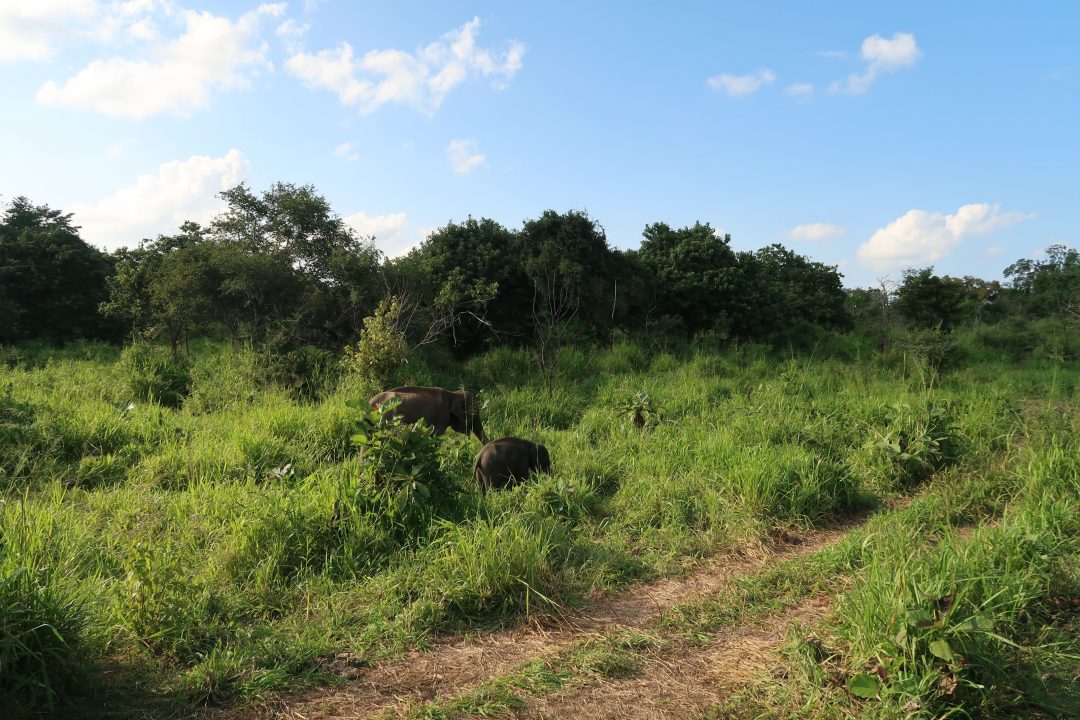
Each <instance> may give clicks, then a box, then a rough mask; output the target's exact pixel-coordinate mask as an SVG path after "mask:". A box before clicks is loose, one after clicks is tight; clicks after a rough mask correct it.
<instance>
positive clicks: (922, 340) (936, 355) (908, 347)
mask: <svg viewBox="0 0 1080 720" xmlns="http://www.w3.org/2000/svg"><path fill="white" fill-rule="evenodd" d="M897 350H899V351H900V352H902V353H903V354H904V357H905V358H906V359H907V360H908V361H910V362H911V363H912V364H913V365H914V367H915V370H916V372H918V374H919V376H920V377H921V378H922V381H923V384H924V385H926V387H928V388H933V387H934V386H935V385H937V383H938V380H939V379H940V378H941V374H942V373H944V372H945V371H947V370H951V369H952V368H954V367H955V366H956V364H957V362H958V361H959V357H960V353H959V350H960V346H959V345H958V344H957V343H956V341H955V340H953V337H952V334H951V333H947V332H945V331H943V330H942V329H941V328H940V327H936V328H926V329H923V330H912V331H911V333H910V334H909V335H908V336H907V337H906V338H905V339H903V340H901V341H900V342H899V343H897Z"/></svg>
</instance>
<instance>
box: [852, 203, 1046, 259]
mask: <svg viewBox="0 0 1080 720" xmlns="http://www.w3.org/2000/svg"><path fill="white" fill-rule="evenodd" d="M1032 217H1034V215H1032V214H1030V213H1021V212H1013V211H1010V212H1002V211H1001V208H1000V207H999V206H998V205H989V204H987V203H976V204H971V205H964V206H963V207H961V208H960V209H959V210H957V211H956V212H955V213H954V214H952V215H946V214H944V213H940V212H934V213H931V212H927V211H926V210H909V211H908V212H907V213H905V214H904V215H902V216H901V217H899V218H897V219H896V220H893V221H892V222H891V223H889V224H888V225H886V226H885V227H883V228H881V229H880V230H878V231H877V232H875V233H874V234H873V235H872V236H871V237H870V239H869V240H867V241H866V242H865V243H863V244H862V245H860V246H859V249H858V252H857V253H856V255H857V257H858V258H859V261H860V262H862V263H863V264H864V265H867V266H869V267H871V268H873V269H875V270H887V269H897V268H904V267H911V266H914V265H918V264H922V263H930V262H934V261H936V260H940V259H941V258H943V257H945V256H947V255H948V254H949V253H951V252H952V250H953V249H954V248H955V247H956V246H957V245H959V244H960V243H961V242H963V240H964V239H965V238H967V237H971V236H977V235H986V234H988V233H991V232H994V231H995V230H1002V229H1005V228H1009V227H1012V226H1013V225H1016V224H1017V223H1020V222H1023V221H1025V220H1030V219H1031V218H1032Z"/></svg>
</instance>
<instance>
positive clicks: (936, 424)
mask: <svg viewBox="0 0 1080 720" xmlns="http://www.w3.org/2000/svg"><path fill="white" fill-rule="evenodd" d="M953 412H954V410H953V407H952V406H951V405H948V404H943V403H937V402H934V401H932V400H927V401H926V403H925V404H924V405H922V406H921V407H920V406H916V405H912V404H911V403H905V402H899V403H894V404H893V405H890V406H889V407H888V408H886V410H885V413H884V418H883V420H884V427H882V428H875V427H870V428H869V430H870V433H871V438H870V439H869V440H868V441H867V442H866V444H865V445H864V446H863V450H864V453H868V454H869V458H866V456H865V454H864V455H863V460H864V461H865V462H866V463H867V464H868V465H869V467H868V468H866V470H867V471H868V472H869V474H870V476H871V477H870V478H869V479H870V480H871V482H872V484H877V485H878V486H879V487H880V488H881V489H885V490H890V489H893V488H897V487H908V486H911V485H913V484H915V483H919V482H922V481H923V480H925V479H926V478H928V477H930V475H931V474H932V473H933V472H934V471H936V470H939V469H941V468H943V467H945V466H946V465H948V464H950V463H952V462H955V461H956V459H957V457H958V452H959V450H958V447H957V440H956V436H955V431H954V429H953V427H952V422H953ZM855 462H856V464H858V463H859V459H858V458H857V459H856V461H855Z"/></svg>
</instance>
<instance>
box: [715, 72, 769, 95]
mask: <svg viewBox="0 0 1080 720" xmlns="http://www.w3.org/2000/svg"><path fill="white" fill-rule="evenodd" d="M775 80H776V74H775V73H774V72H773V71H772V70H769V69H761V70H758V71H757V72H754V73H751V74H749V75H732V74H730V73H724V74H722V75H714V76H713V77H711V78H709V79H707V80H706V81H705V82H706V83H708V85H709V87H711V88H712V89H713V90H718V91H723V92H726V93H727V94H728V95H729V96H730V97H733V98H744V97H746V96H747V95H752V94H754V93H755V92H757V91H758V90H760V89H761V88H762V87H764V86H765V85H768V84H770V83H772V82H773V81H775Z"/></svg>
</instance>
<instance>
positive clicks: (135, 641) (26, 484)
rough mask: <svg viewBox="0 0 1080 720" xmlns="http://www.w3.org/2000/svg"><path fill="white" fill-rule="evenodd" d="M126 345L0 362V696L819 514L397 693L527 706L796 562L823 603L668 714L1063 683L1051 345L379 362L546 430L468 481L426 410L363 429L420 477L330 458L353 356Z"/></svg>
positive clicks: (235, 688) (495, 415)
mask: <svg viewBox="0 0 1080 720" xmlns="http://www.w3.org/2000/svg"><path fill="white" fill-rule="evenodd" d="M146 366H147V365H146V362H145V358H144V359H142V360H140V359H139V358H138V357H135V353H134V352H133V351H125V353H124V354H123V356H121V353H120V350H119V349H115V348H110V347H106V346H93V345H76V346H70V347H68V348H66V349H65V350H63V351H57V352H52V353H45V352H43V351H34V350H27V351H25V352H22V353H17V354H9V355H8V356H6V362H5V363H4V364H3V365H0V492H2V501H0V502H2V505H0V533H2V536H0V543H2V544H0V553H2V554H0V670H2V673H0V698H2V702H3V703H4V704H5V705H6V706H7V707H10V708H13V709H15V710H17V711H22V712H27V713H33V712H38V711H41V710H45V711H48V710H50V709H56V708H63V709H64V714H65V715H71V714H73V713H75V712H76V710H75V708H77V709H78V712H81V713H82V714H84V715H88V716H94V715H109V714H114V715H119V716H132V715H143V716H188V715H197V714H199V713H201V712H204V710H205V709H206V708H218V709H220V708H222V707H225V708H232V709H243V708H246V707H249V706H251V705H252V704H253V703H258V702H261V701H262V700H263V699H264V698H266V697H268V695H269V694H272V693H276V692H279V691H288V692H294V691H296V690H298V689H301V688H303V687H311V686H315V685H320V684H326V683H334V682H339V679H338V678H337V676H336V675H335V674H334V673H333V672H330V671H328V669H327V663H326V662H325V659H326V658H332V657H334V656H335V655H336V654H338V653H350V654H351V655H350V658H351V662H352V663H354V664H355V665H359V666H362V667H363V666H371V665H376V664H378V663H380V662H388V661H392V659H393V658H394V657H395V656H398V655H400V654H401V653H402V652H404V651H407V650H410V649H413V648H417V647H421V648H422V647H425V646H426V645H427V644H428V643H430V641H431V638H432V637H433V636H435V635H446V634H457V633H463V632H466V631H468V630H472V629H476V628H493V627H497V626H500V625H507V624H509V625H513V624H515V623H519V622H520V621H521V619H522V618H523V617H525V616H526V615H531V614H534V613H543V612H547V611H551V610H552V609H553V608H556V607H558V608H567V607H570V606H573V605H575V604H578V603H581V602H585V601H588V600H590V599H595V598H596V597H597V596H598V595H602V594H605V593H610V592H615V591H619V590H620V589H621V588H624V587H627V586H630V585H631V584H633V583H636V582H639V581H643V580H647V579H651V578H656V577H664V576H671V575H679V574H681V573H686V572H688V571H690V570H691V569H692V568H693V567H695V565H696V564H697V563H699V562H700V560H701V559H702V558H706V557H710V556H723V555H724V554H725V553H727V552H732V551H739V550H741V549H745V548H750V547H760V546H765V547H769V546H771V545H773V544H774V543H776V542H778V541H779V540H780V539H782V538H784V537H789V536H792V535H798V534H800V533H803V532H806V531H807V530H808V529H809V528H813V527H830V526H835V525H838V524H841V523H847V524H848V525H849V526H850V527H851V528H852V529H850V530H848V531H846V532H845V533H844V534H843V535H842V537H841V539H840V540H839V541H838V542H836V543H834V544H831V545H829V546H828V547H826V548H824V549H822V550H820V551H819V552H816V553H813V554H810V555H805V556H800V557H798V558H793V559H790V560H784V561H782V562H775V563H768V564H767V565H766V566H765V567H764V568H762V569H761V570H760V572H755V573H752V574H750V575H748V576H747V577H745V578H742V579H740V580H739V581H738V582H735V583H733V584H732V585H731V586H730V587H727V588H725V589H724V590H723V591H721V592H718V593H715V594H713V595H711V596H709V597H707V598H702V599H700V600H697V601H695V602H692V603H686V604H679V605H677V606H676V607H673V608H672V609H670V610H668V611H665V612H664V613H663V614H662V617H659V618H657V619H656V620H655V622H653V624H651V625H649V626H648V627H647V628H644V629H643V630H642V633H643V634H642V635H641V636H640V637H639V640H636V641H627V640H626V639H625V637H623V636H620V635H617V634H614V635H612V636H611V637H612V638H613V639H612V640H611V642H610V643H608V645H603V646H602V647H600V648H599V649H597V646H595V644H593V645H589V644H588V643H585V644H572V645H571V646H568V648H567V649H566V651H565V652H563V653H560V654H559V655H558V656H557V657H555V658H554V659H550V658H548V659H545V660H544V661H543V663H542V664H540V665H537V664H536V663H531V664H526V665H524V666H522V667H521V668H518V669H517V670H515V671H514V672H513V673H511V674H510V675H508V676H507V677H505V678H502V679H499V678H493V680H492V684H490V686H485V687H484V688H483V689H482V690H481V691H480V692H482V693H487V694H486V695H483V694H482V695H479V696H473V695H469V696H468V697H465V696H463V698H464V699H462V698H457V699H452V700H447V702H444V703H442V704H439V703H435V704H429V705H426V706H423V707H420V708H419V709H413V710H410V711H409V712H414V713H418V714H421V715H426V716H428V717H451V716H468V715H470V714H474V713H487V714H490V713H517V714H523V715H525V716H528V714H529V712H530V710H529V707H530V703H537V702H541V701H543V702H549V701H552V700H551V698H555V697H564V696H567V697H568V696H569V694H572V693H573V692H579V691H581V689H582V688H586V687H590V683H593V684H594V685H595V682H596V681H595V679H596V678H597V677H600V678H604V677H623V676H625V677H631V678H632V677H635V676H639V675H642V674H644V675H647V674H648V672H649V668H650V667H652V666H653V665H652V663H653V662H654V661H655V660H656V659H657V658H661V659H662V658H663V657H666V656H665V653H674V652H676V650H677V651H678V652H679V653H689V654H691V655H692V654H693V652H695V650H694V648H695V647H696V645H695V644H694V643H697V644H699V645H704V644H707V643H708V642H709V639H710V638H714V637H719V636H720V635H721V634H723V633H726V632H730V631H731V630H732V628H737V627H740V626H741V624H742V623H745V622H747V621H748V620H749V619H753V618H761V617H766V616H770V615H773V614H776V613H777V612H782V611H783V608H785V607H792V606H794V605H796V604H797V603H798V602H799V601H800V599H801V598H807V597H810V596H813V595H824V596H827V597H828V598H829V608H828V612H827V613H826V614H825V615H824V616H823V617H821V618H817V619H816V621H815V624H814V626H813V627H811V628H808V627H796V628H794V629H792V631H791V634H790V639H789V641H787V642H786V643H785V644H784V645H783V647H781V648H779V649H778V650H777V655H776V658H777V659H776V665H777V667H774V668H773V671H772V673H771V674H768V680H767V681H764V682H756V683H751V684H749V685H747V686H746V687H743V688H735V689H733V690H732V691H731V692H730V693H729V694H728V697H727V699H726V700H725V701H724V702H722V703H718V704H715V705H712V706H710V707H696V708H692V710H693V713H695V714H697V715H699V716H711V717H748V718H749V717H758V716H761V715H766V716H770V717H777V718H780V717H821V716H823V715H830V716H835V717H851V716H865V717H938V716H942V715H944V714H947V713H949V712H951V711H952V712H960V713H961V714H967V715H970V716H980V717H986V716H991V717H996V716H1000V717H1011V716H1017V717H1027V716H1030V715H1031V713H1032V712H1034V711H1039V712H1044V713H1047V714H1054V713H1058V714H1062V715H1067V714H1068V713H1070V712H1073V713H1075V712H1076V710H1077V708H1078V707H1080V705H1077V702H1078V699H1077V697H1076V696H1075V694H1070V693H1075V690H1074V689H1073V688H1074V687H1075V686H1076V684H1077V679H1078V675H1077V674H1078V672H1080V659H1078V658H1080V646H1078V643H1077V640H1076V637H1077V634H1076V631H1077V629H1078V628H1080V620H1078V617H1080V616H1078V613H1077V611H1078V609H1080V607H1078V601H1077V598H1078V597H1080V540H1078V538H1080V509H1078V505H1077V503H1078V500H1080V439H1078V438H1077V429H1078V427H1077V426H1078V423H1080V415H1078V403H1080V384H1078V380H1080V374H1078V373H1077V372H1076V371H1075V370H1074V369H1072V368H1071V367H1070V366H1069V365H1067V364H1062V363H1060V362H1056V361H1052V360H1045V361H1036V360H1032V361H1029V362H1027V363H1026V364H1018V363H1002V362H995V361H993V360H991V359H978V360H975V359H973V360H971V361H970V362H968V363H967V364H966V365H964V366H962V367H961V368H959V369H956V370H953V371H951V372H949V373H947V374H945V375H943V376H942V377H940V378H933V382H931V380H930V379H929V378H928V376H927V374H926V373H921V372H919V371H918V369H917V368H916V367H914V366H912V365H908V364H905V363H904V362H903V361H902V359H899V360H897V359H892V360H889V361H885V360H882V359H879V358H878V357H877V356H872V357H863V358H861V359H859V358H857V357H856V358H852V359H848V360H839V359H830V358H820V357H818V358H812V357H785V356H777V355H775V354H771V353H768V352H766V351H765V350H764V349H763V348H760V347H756V346H750V347H745V348H733V349H729V350H725V351H722V352H705V351H696V352H691V351H683V352H680V353H678V354H669V353H663V352H649V351H646V350H644V349H642V348H640V347H637V346H634V345H618V346H615V347H613V348H610V349H604V350H596V351H587V352H586V351H582V350H575V349H567V350H564V352H563V354H562V357H561V360H560V368H559V373H558V381H557V384H556V390H555V392H554V394H553V395H550V396H549V395H548V394H547V392H546V390H545V387H544V383H543V381H542V379H541V378H540V377H539V376H538V374H537V373H536V371H535V369H534V367H533V364H532V362H531V360H530V357H529V355H528V354H527V353H525V352H523V351H512V350H506V349H503V350H496V351H492V352H490V353H488V354H485V355H481V356H478V357H475V358H472V359H470V360H468V361H467V362H465V363H464V364H460V365H459V364H456V363H453V362H449V361H445V360H444V361H440V362H435V361H434V360H431V361H429V362H424V361H421V360H418V361H415V362H412V363H410V364H409V365H408V366H406V367H405V368H403V369H402V370H401V373H400V376H399V377H397V378H396V380H397V381H400V382H401V383H404V382H409V383H414V384H433V385H442V386H445V387H451V388H457V387H468V388H471V389H475V390H479V391H480V392H481V394H482V397H483V402H484V416H485V426H486V428H487V431H488V435H489V437H492V438H495V437H499V436H502V435H519V436H522V437H526V438H529V439H532V440H536V441H539V442H543V443H544V444H546V445H547V446H548V448H549V449H550V450H551V454H552V459H553V463H554V466H555V472H554V473H553V475H552V476H550V477H545V478H536V479H534V480H532V481H530V482H529V483H528V484H526V485H525V486H523V487H519V488H516V489H514V490H512V491H507V492H496V493H490V494H488V495H486V496H485V495H482V494H481V493H480V492H479V491H478V490H477V489H476V488H475V487H473V484H472V481H471V462H472V457H473V455H474V454H475V452H476V451H477V450H478V449H479V443H477V442H476V441H475V440H474V439H469V438H465V437H463V436H459V435H455V434H452V433H451V434H448V435H447V436H445V437H444V438H443V439H442V440H441V442H440V443H438V444H436V445H434V446H432V447H430V448H429V447H428V445H427V444H425V443H424V442H422V437H414V435H416V434H415V433H413V434H410V433H408V432H407V431H403V430H393V429H390V430H385V431H378V430H377V429H376V430H373V429H372V427H368V429H367V430H366V431H365V432H385V433H387V434H388V435H393V434H394V433H397V435H396V436H397V437H405V438H406V440H408V442H407V443H406V445H405V446H404V449H401V448H398V450H395V451H394V452H396V453H398V454H397V455H394V456H393V457H392V458H391V459H392V460H394V461H395V462H398V461H400V463H401V464H402V465H403V466H406V465H407V466H409V467H412V468H420V469H419V470H415V472H416V473H420V474H419V475H414V476H413V477H414V479H415V478H419V479H420V480H421V481H423V483H425V488H426V491H425V492H417V491H416V490H415V487H414V486H410V485H408V481H409V479H408V477H407V475H408V472H406V471H403V470H402V469H401V468H398V467H397V466H396V465H394V464H393V463H390V464H379V463H377V462H376V463H371V462H369V463H366V464H365V463H361V462H360V460H359V457H358V452H357V448H356V447H354V446H353V444H352V443H351V442H350V438H351V437H352V436H353V435H354V434H355V433H356V432H357V431H358V428H360V429H363V426H362V424H361V425H358V424H357V423H358V422H362V421H360V420H359V419H358V418H359V415H360V413H359V412H358V411H356V410H355V409H352V408H350V407H349V405H348V404H347V403H348V402H349V401H352V400H357V399H359V400H361V401H362V400H365V399H366V398H368V397H370V395H372V394H373V393H374V392H375V391H377V390H378V389H380V388H378V387H376V386H375V385H373V384H372V383H370V382H364V381H362V380H359V379H357V378H353V377H348V376H344V377H327V378H326V379H325V381H324V382H320V383H319V384H317V385H315V386H302V387H301V386H298V385H297V384H296V383H289V382H283V381H282V380H281V376H280V374H275V373H273V372H269V371H268V369H267V367H268V365H267V359H266V358H265V357H263V356H261V355H260V354H259V353H258V352H256V351H254V350H251V349H245V348H230V347H228V346H225V345H218V344H205V345H198V346H195V347H193V348H192V358H191V366H190V369H189V370H188V371H187V372H188V373H189V378H188V380H189V382H184V383H181V385H182V386H183V391H182V392H180V393H179V394H178V395H177V396H176V397H170V396H167V395H166V394H163V393H160V392H158V394H157V397H159V398H160V399H162V400H164V401H166V402H165V404H161V403H159V402H153V401H150V400H147V399H145V398H146V397H148V396H149V395H152V394H154V393H155V390H154V388H151V389H150V390H149V391H148V390H147V388H146V387H145V383H144V382H143V381H144V380H145V368H146ZM931 385H932V387H931ZM638 393H647V399H642V398H641V397H639V396H637V394H638ZM635 411H641V412H642V413H643V417H644V418H645V419H647V420H648V422H646V424H645V426H644V427H637V426H636V425H635V423H634V422H633V421H632V416H633V414H634V412H635ZM395 447H397V446H395ZM380 462H381V461H380ZM373 467H374V469H372V468H373ZM388 468H389V469H388ZM393 468H397V469H393ZM391 470H392V472H391ZM406 470H407V468H406ZM383 471H386V473H387V474H386V475H383V474H380V473H382V472H383ZM395 473H396V474H395ZM391 475H393V478H390V476H391ZM402 478H404V480H402ZM391 480H392V482H391ZM403 482H404V483H405V484H402V483H403ZM380 483H384V484H386V486H385V487H384V486H383V485H380ZM391 485H392V487H391ZM402 488H405V490H406V491H407V492H405V494H404V495H403V494H402V492H401V491H402ZM409 488H412V490H409ZM391 490H392V492H391ZM427 490H430V492H427ZM867 517H869V519H868V520H866V519H865V518H867ZM620 638H621V639H620ZM641 638H644V639H641ZM688 638H689V639H691V640H693V641H694V642H691V643H690V644H689V645H687V643H688ZM583 642H584V640H583ZM680 657H681V655H680ZM598 658H599V659H598ZM598 668H599V669H598ZM778 668H779V669H778ZM523 678H524V680H523ZM530 678H531V680H530ZM537 678H541V679H542V680H543V681H539V680H537ZM590 678H592V680H590ZM525 680H529V681H528V682H526V681H525ZM575 688H577V689H576V690H575ZM549 696H550V697H549ZM455 703H456V704H455Z"/></svg>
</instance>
